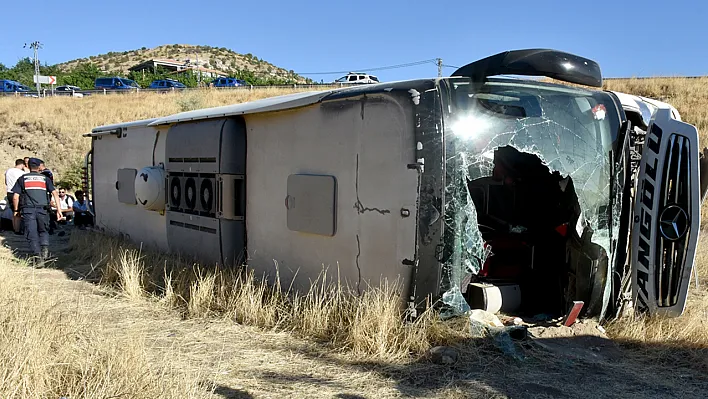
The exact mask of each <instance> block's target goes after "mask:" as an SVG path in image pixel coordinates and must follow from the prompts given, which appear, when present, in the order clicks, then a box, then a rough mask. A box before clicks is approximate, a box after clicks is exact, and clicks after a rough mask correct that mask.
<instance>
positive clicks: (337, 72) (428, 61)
mask: <svg viewBox="0 0 708 399" xmlns="http://www.w3.org/2000/svg"><path fill="white" fill-rule="evenodd" d="M436 61H437V58H431V59H429V60H422V61H415V62H409V63H406V64H398V65H389V66H383V67H376V68H358V69H349V70H346V71H330V72H297V74H298V75H335V74H340V73H349V72H351V71H367V72H369V71H383V70H387V69H398V68H408V67H412V66H417V65H423V64H430V63H433V64H434V63H436Z"/></svg>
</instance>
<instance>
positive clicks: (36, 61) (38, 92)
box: [22, 41, 42, 96]
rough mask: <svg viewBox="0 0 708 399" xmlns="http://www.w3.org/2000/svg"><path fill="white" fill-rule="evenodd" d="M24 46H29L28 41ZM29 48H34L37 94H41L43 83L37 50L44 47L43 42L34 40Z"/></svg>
mask: <svg viewBox="0 0 708 399" xmlns="http://www.w3.org/2000/svg"><path fill="white" fill-rule="evenodd" d="M22 48H27V43H25V45H24V46H23V47H22ZM29 48H31V49H32V50H34V80H35V82H36V83H37V95H38V96H39V95H40V90H41V85H40V83H39V57H38V55H37V52H38V51H39V49H41V48H42V43H40V42H38V41H34V42H32V43H30V45H29Z"/></svg>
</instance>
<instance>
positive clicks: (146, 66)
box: [128, 58, 189, 73]
mask: <svg viewBox="0 0 708 399" xmlns="http://www.w3.org/2000/svg"><path fill="white" fill-rule="evenodd" d="M188 66H189V65H188V64H187V63H186V62H185V61H179V60H170V59H165V58H155V59H151V60H146V61H143V62H141V63H140V64H137V65H133V66H132V67H130V68H128V70H129V71H131V72H143V73H145V71H146V70H148V71H150V72H155V70H157V68H161V69H164V70H166V71H172V72H177V71H181V70H183V69H185V68H187V67H188Z"/></svg>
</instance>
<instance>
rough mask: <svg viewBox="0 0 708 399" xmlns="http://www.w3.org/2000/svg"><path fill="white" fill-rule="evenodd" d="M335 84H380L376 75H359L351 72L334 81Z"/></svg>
mask: <svg viewBox="0 0 708 399" xmlns="http://www.w3.org/2000/svg"><path fill="white" fill-rule="evenodd" d="M334 83H346V84H373V83H379V78H377V77H376V76H374V75H369V74H367V73H357V72H349V73H348V74H346V75H345V76H342V77H341V78H339V79H337V80H335V81H334Z"/></svg>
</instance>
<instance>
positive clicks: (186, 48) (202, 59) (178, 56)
mask: <svg viewBox="0 0 708 399" xmlns="http://www.w3.org/2000/svg"><path fill="white" fill-rule="evenodd" d="M156 58H162V59H170V60H176V61H183V62H185V63H186V62H189V63H190V64H191V65H199V66H201V67H204V68H209V69H216V70H219V71H223V72H227V73H234V72H236V71H250V72H252V73H253V74H254V75H255V76H257V77H259V78H272V79H277V80H284V81H285V80H288V81H291V80H292V81H295V82H297V83H306V82H307V81H308V79H306V78H304V77H302V76H299V75H297V74H295V73H294V72H293V71H292V70H286V69H285V68H281V67H278V66H275V65H273V64H271V63H270V62H267V61H265V60H262V59H259V58H258V57H256V56H254V55H252V54H250V53H249V54H239V53H237V52H235V51H233V50H230V49H227V48H225V47H211V46H195V45H190V44H167V45H162V46H158V47H155V48H146V47H143V48H140V49H136V50H129V51H121V52H108V53H105V54H100V55H94V56H90V57H88V58H79V59H76V60H72V61H67V62H63V63H60V64H57V65H56V66H57V67H58V68H59V70H61V71H64V72H70V71H72V70H74V69H75V68H77V67H78V66H79V65H81V64H87V63H92V64H94V65H96V66H97V67H98V68H100V69H101V70H103V71H106V72H108V71H111V72H117V73H120V74H124V75H127V74H128V72H129V71H128V69H129V68H130V67H132V66H133V65H136V64H139V63H140V62H143V61H146V60H149V59H156Z"/></svg>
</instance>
